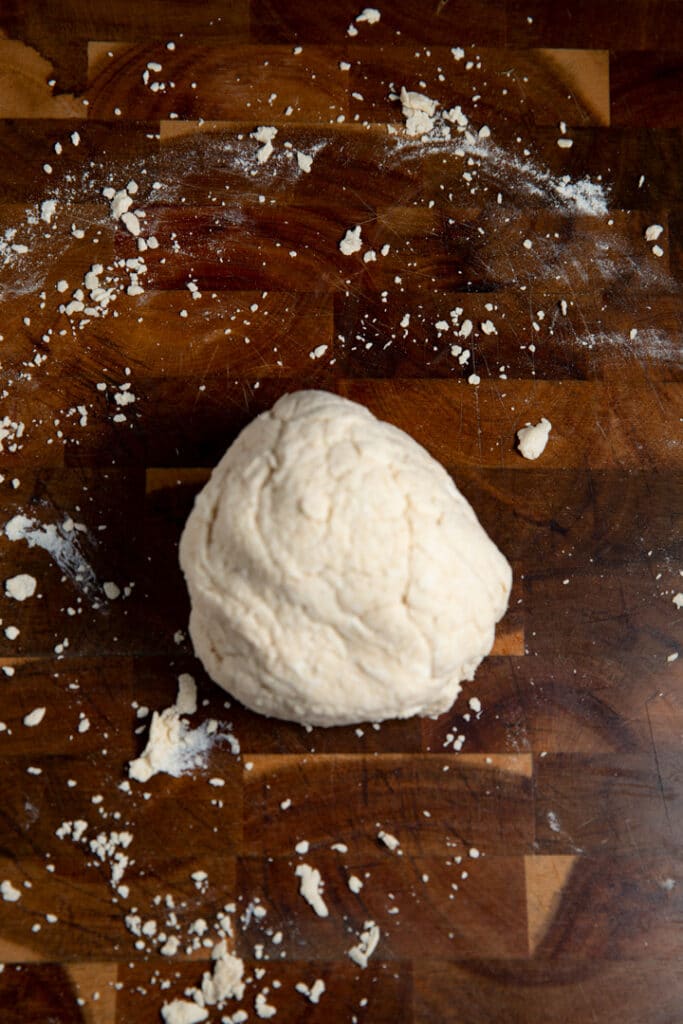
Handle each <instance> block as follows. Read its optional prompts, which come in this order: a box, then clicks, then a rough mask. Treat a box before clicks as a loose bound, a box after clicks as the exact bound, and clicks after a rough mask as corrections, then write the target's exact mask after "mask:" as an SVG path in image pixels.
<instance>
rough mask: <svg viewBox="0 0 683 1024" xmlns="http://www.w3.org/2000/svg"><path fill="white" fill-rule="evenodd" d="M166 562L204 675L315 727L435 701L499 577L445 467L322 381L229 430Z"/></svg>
mask: <svg viewBox="0 0 683 1024" xmlns="http://www.w3.org/2000/svg"><path fill="white" fill-rule="evenodd" d="M180 564H181V566H182V569H183V572H184V573H185V577H186V580H187V585H188V589H189V592H190V598H191V601H192V612H191V615H190V633H191V636H192V641H193V643H194V647H195V651H196V653H197V655H198V657H199V658H200V659H201V661H202V662H203V664H204V667H205V668H206V670H207V672H208V673H209V675H210V676H211V677H212V678H213V679H214V680H215V681H216V682H217V683H218V684H219V685H220V686H222V687H223V688H224V689H225V690H227V691H228V692H229V693H231V694H233V695H234V696H235V697H237V698H238V700H240V701H242V703H243V704H246V705H247V706H248V707H250V708H253V709H254V710H255V711H258V712H261V713H262V714H265V715H273V716H275V717H277V718H285V719H290V720H292V721H297V722H302V723H304V724H310V725H323V726H331V725H341V724H347V723H354V722H363V721H374V722H376V721H381V720H383V719H387V718H408V717H410V716H412V715H416V714H417V715H428V714H438V713H441V712H443V711H445V710H447V709H448V708H449V707H450V706H451V704H452V703H453V701H454V700H455V698H456V697H457V695H458V693H459V691H460V683H461V681H462V680H464V679H471V678H472V677H473V675H474V672H475V670H476V668H477V666H478V664H479V662H480V661H481V660H482V658H484V657H485V656H486V655H487V654H488V652H489V651H490V649H491V646H492V644H493V638H494V628H495V624H496V622H497V621H498V620H499V619H500V618H501V616H502V615H503V614H504V612H505V610H506V608H507V602H508V597H509V594H510V586H511V582H512V571H511V569H510V566H509V564H508V562H507V560H506V559H505V557H504V556H503V555H502V554H501V552H500V551H499V550H498V548H497V547H496V546H495V544H493V542H492V541H491V540H490V539H489V537H488V536H487V535H486V533H485V532H484V530H483V529H482V527H481V526H480V524H479V522H478V520H477V518H476V516H475V514H474V511H473V510H472V507H471V506H470V505H469V503H468V502H467V501H466V500H465V498H464V497H463V496H462V494H460V492H459V491H458V489H457V488H456V486H455V484H454V483H453V481H452V480H451V478H450V476H449V475H448V473H447V472H446V471H445V470H444V469H443V467H442V466H441V465H440V464H439V463H438V462H436V461H435V460H434V459H433V458H432V457H431V456H430V455H429V454H428V452H426V451H425V449H424V448H422V447H421V446H420V445H419V444H417V442H416V441H414V440H413V439H412V438H411V437H409V436H408V435H407V434H406V433H404V432H403V431H402V430H399V429H398V428H397V427H394V426H391V425H390V424H388V423H385V422H382V421H381V420H378V419H376V418H375V417H374V416H373V415H372V414H371V413H370V412H369V410H368V409H366V408H365V407H364V406H362V405H358V404H357V403H355V402H351V401H348V400H347V399H344V398H340V397H338V396H336V395H333V394H329V393H328V392H324V391H299V392H295V393H293V394H289V395H285V396H284V397H283V398H281V399H280V400H279V401H278V402H277V403H276V404H275V405H274V406H273V408H272V409H270V410H269V411H268V412H266V413H263V414H262V415H261V416H259V417H258V418H257V419H255V420H254V421H253V422H252V423H251V424H249V426H248V427H246V428H245V429H244V430H243V431H242V433H241V434H240V435H239V437H238V438H237V439H236V440H235V442H234V444H232V445H231V446H230V448H228V450H227V452H226V453H225V455H224V456H223V458H222V459H221V461H220V462H219V464H218V465H217V466H216V468H215V469H214V471H213V473H212V476H211V479H210V480H209V482H208V483H207V484H206V486H205V487H204V489H203V490H202V491H201V493H200V494H199V495H198V496H197V499H196V501H195V505H194V508H193V511H192V513H191V514H190V516H189V518H188V521H187V524H186V526H185V530H184V532H183V536H182V539H181V543H180Z"/></svg>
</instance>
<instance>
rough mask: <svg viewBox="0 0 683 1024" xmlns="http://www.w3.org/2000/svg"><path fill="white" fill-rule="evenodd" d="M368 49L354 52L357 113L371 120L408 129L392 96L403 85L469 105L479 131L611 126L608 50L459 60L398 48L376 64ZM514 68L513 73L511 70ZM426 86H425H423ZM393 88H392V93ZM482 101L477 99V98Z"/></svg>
mask: <svg viewBox="0 0 683 1024" xmlns="http://www.w3.org/2000/svg"><path fill="white" fill-rule="evenodd" d="M366 53H367V49H366V47H364V46H363V44H362V43H360V44H356V43H355V41H354V43H353V44H352V45H350V46H349V47H348V55H347V59H348V60H349V61H350V62H351V64H352V67H351V71H350V72H349V78H350V83H351V88H352V90H353V91H354V92H357V93H359V94H360V95H361V96H362V97H363V98H362V100H358V99H357V98H353V97H352V100H351V112H352V113H355V112H358V113H360V115H361V117H362V118H364V119H369V120H378V121H385V120H386V121H389V122H398V123H399V124H402V123H403V122H402V117H401V107H400V104H399V103H397V102H396V101H393V102H392V103H390V99H389V94H390V93H391V92H392V91H393V92H394V94H395V93H396V92H398V89H399V87H400V86H401V85H404V86H405V87H406V88H407V89H417V90H418V91H421V92H425V93H427V94H428V95H429V96H430V97H431V98H432V99H435V100H438V102H439V103H440V104H441V106H442V108H443V109H445V110H448V109H450V108H451V107H453V106H455V105H456V104H460V105H462V108H463V110H464V111H465V113H466V114H467V115H468V116H469V117H470V120H471V121H473V122H474V123H475V124H476V125H477V126H479V125H482V124H484V123H486V124H489V125H493V126H495V125H496V124H498V123H499V122H501V121H515V122H517V123H519V122H521V123H522V124H524V125H525V127H526V126H528V124H529V123H531V124H539V125H553V126H555V127H556V126H557V125H558V123H559V122H560V121H565V123H566V124H568V125H571V126H573V125H581V124H595V125H607V124H609V55H608V53H607V51H606V50H565V49H562V50H550V49H547V50H528V49H527V50H508V49H491V48H488V47H477V48H476V49H474V48H473V49H469V48H468V49H467V50H466V51H465V56H464V57H462V58H460V59H455V58H454V56H453V53H452V52H451V49H450V47H448V46H439V45H436V46H430V47H429V50H428V52H425V50H424V49H416V48H415V46H414V45H413V46H406V45H401V44H399V45H394V46H391V47H386V48H385V49H383V50H382V51H381V52H380V53H379V55H377V56H374V57H373V60H372V61H371V62H369V61H368V60H367V57H366ZM511 67H514V69H515V70H514V74H511V73H510V68H511ZM423 82H424V83H425V84H424V85H422V83H423ZM392 87H393V88H392ZM475 96H477V97H479V98H478V99H476V100H473V97H475Z"/></svg>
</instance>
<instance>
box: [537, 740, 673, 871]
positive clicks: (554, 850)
mask: <svg viewBox="0 0 683 1024" xmlns="http://www.w3.org/2000/svg"><path fill="white" fill-rule="evenodd" d="M677 759H678V760H680V759H679V758H678V755H677V754H672V755H668V754H662V756H661V757H657V756H656V751H654V750H650V751H647V752H642V753H641V752H638V753H635V754H630V755H627V754H620V755H618V756H617V755H614V754H604V755H603V754H594V755H590V756H582V755H573V754H564V753H562V754H548V756H547V757H544V758H541V759H539V760H538V761H537V762H536V766H535V767H536V780H535V790H536V842H537V849H538V850H539V852H541V853H549V854H560V853H563V854H564V853H566V854H572V853H579V852H580V853H587V854H590V853H593V854H603V853H604V854H606V855H607V854H610V855H616V854H628V853H629V852H634V851H635V852H636V853H638V854H639V855H640V856H652V855H654V854H655V853H656V852H657V851H658V850H673V849H674V846H675V838H674V837H675V835H676V833H677V829H679V828H680V820H679V819H680V814H681V811H680V806H679V804H680V801H679V800H678V799H677V796H676V793H675V791H674V789H673V785H672V784H673V783H674V782H675V778H676V775H675V771H676V765H677ZM579 765H580V767H581V771H580V772H576V773H575V774H571V772H572V768H575V767H578V766H579Z"/></svg>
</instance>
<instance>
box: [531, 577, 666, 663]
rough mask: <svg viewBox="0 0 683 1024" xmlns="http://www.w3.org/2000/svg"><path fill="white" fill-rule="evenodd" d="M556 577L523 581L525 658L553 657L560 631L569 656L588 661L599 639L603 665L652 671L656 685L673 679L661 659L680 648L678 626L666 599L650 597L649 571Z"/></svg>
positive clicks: (533, 578)
mask: <svg viewBox="0 0 683 1024" xmlns="http://www.w3.org/2000/svg"><path fill="white" fill-rule="evenodd" d="M562 575H563V574H562V573H561V572H560V573H558V574H557V575H555V576H553V577H550V576H544V577H540V576H534V575H530V576H528V577H527V578H526V579H525V581H524V587H525V601H524V610H525V616H526V620H525V637H526V638H527V652H528V653H530V654H552V653H554V652H555V651H556V650H557V642H556V636H557V633H558V631H561V635H562V636H563V637H564V642H565V643H566V644H569V645H570V646H571V650H572V652H573V653H574V654H575V655H584V656H589V657H590V656H591V655H594V653H595V651H596V641H597V638H598V637H599V641H600V642H599V650H600V653H601V656H602V657H603V658H605V659H606V660H609V661H615V662H617V664H623V665H627V666H630V669H631V671H635V670H636V667H641V666H642V667H643V668H645V669H651V668H652V667H654V666H656V668H657V670H658V675H659V676H660V678H661V680H662V682H665V680H666V679H667V678H671V679H672V680H675V679H677V678H679V676H680V669H679V668H678V667H677V666H676V664H675V663H669V662H668V661H667V659H668V657H669V655H670V654H671V653H675V652H676V651H677V650H678V649H679V648H680V644H681V633H682V630H683V626H682V624H681V621H680V616H679V615H678V614H677V609H676V608H675V607H674V605H673V603H672V602H671V600H670V599H669V597H660V596H659V595H658V594H657V593H656V592H655V594H653V592H652V590H653V588H652V575H651V571H650V569H649V567H647V566H636V567H635V568H630V567H629V568H628V569H627V570H622V571H621V572H615V571H614V570H611V571H605V572H602V573H595V572H593V573H574V572H572V571H571V570H569V569H568V570H567V575H566V576H565V577H564V578H562ZM567 581H568V582H567ZM551 606H552V612H551V611H550V608H551Z"/></svg>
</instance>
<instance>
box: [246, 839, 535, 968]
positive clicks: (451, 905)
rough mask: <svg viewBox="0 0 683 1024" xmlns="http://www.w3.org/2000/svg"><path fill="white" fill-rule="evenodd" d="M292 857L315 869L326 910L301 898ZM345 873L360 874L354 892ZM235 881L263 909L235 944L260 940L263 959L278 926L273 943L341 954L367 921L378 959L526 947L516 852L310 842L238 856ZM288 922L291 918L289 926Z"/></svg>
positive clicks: (498, 952)
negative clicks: (374, 929) (299, 851)
mask: <svg viewBox="0 0 683 1024" xmlns="http://www.w3.org/2000/svg"><path fill="white" fill-rule="evenodd" d="M298 863H308V864H310V865H313V866H315V867H316V868H317V869H318V870H319V871H320V874H321V877H322V879H323V881H324V889H323V898H324V900H325V903H326V905H327V907H328V909H329V917H326V918H321V917H318V916H316V914H315V913H314V911H313V910H312V909H311V908H310V907H308V906H307V905H306V904H305V903H304V902H303V898H302V896H301V895H300V893H299V879H298V878H297V876H296V874H295V868H296V865H297V864H298ZM353 875H355V877H357V878H360V879H361V881H362V882H363V888H362V889H361V890H360V892H359V893H358V894H357V895H354V894H353V893H352V892H351V891H350V890H349V887H348V878H349V877H350V876H353ZM238 886H239V888H240V891H241V892H242V893H244V894H245V895H247V894H248V896H249V898H254V897H258V898H259V899H260V900H261V902H262V904H263V906H264V907H266V909H267V913H266V916H265V917H264V918H263V919H262V921H261V922H256V923H254V924H252V925H250V926H249V928H248V929H247V931H246V932H245V933H244V935H242V936H241V937H240V939H239V940H238V945H243V946H244V949H245V950H247V949H248V948H249V947H250V946H251V945H252V944H257V943H260V942H263V943H264V944H265V946H266V948H267V950H268V956H269V957H271V958H274V957H276V956H277V955H278V948H277V946H274V945H273V944H272V941H270V940H269V936H272V935H273V933H275V934H276V933H277V932H278V931H282V933H283V935H284V939H283V942H282V946H283V948H284V950H285V952H286V953H287V954H288V955H290V956H291V955H292V954H293V953H294V954H295V955H298V956H301V955H303V956H305V957H306V958H307V959H309V958H310V959H311V960H318V959H321V960H332V959H334V960H342V961H343V958H344V956H345V954H346V952H347V951H348V950H349V949H350V948H351V946H352V945H354V944H355V941H356V939H355V936H356V935H357V934H358V933H359V932H360V931H361V930H362V927H363V923H364V921H367V920H373V921H375V922H376V923H377V925H378V926H379V929H380V932H381V939H380V944H379V946H378V949H377V954H376V956H377V958H378V959H381V960H394V959H398V960H405V959H408V958H410V959H419V958H420V957H422V956H423V955H424V951H425V949H428V950H429V954H430V956H433V957H444V958H450V959H456V958H458V957H469V956H477V955H480V954H481V952H482V951H486V954H487V955H491V956H501V957H514V956H518V955H521V956H524V955H526V937H527V936H526V902H525V900H526V897H525V876H524V859H523V858H522V857H497V856H492V857H481V858H480V859H479V860H476V861H475V860H474V859H472V858H470V857H468V856H467V853H466V852H465V851H464V850H463V849H462V848H460V850H459V852H458V850H457V849H450V850H449V849H447V848H445V849H444V853H443V855H442V856H440V857H434V856H429V857H421V856H412V855H408V853H407V851H406V856H401V855H400V854H399V853H397V852H396V853H392V852H390V851H389V850H387V849H386V848H383V852H381V851H379V854H378V853H375V854H370V855H369V856H363V855H359V853H358V852H356V847H355V845H354V844H351V846H350V851H349V853H348V854H343V855H342V854H339V853H337V852H335V851H330V850H318V851H316V852H312V851H311V852H309V853H307V854H305V855H302V857H300V858H298V857H296V856H294V855H293V856H292V857H291V858H284V857H275V858H268V860H267V861H266V862H264V861H262V860H259V859H257V858H253V857H247V858H241V859H240V860H239V862H238ZM291 921H296V927H295V929H294V930H293V929H292V927H291V924H290V922H291ZM371 963H372V962H371Z"/></svg>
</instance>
